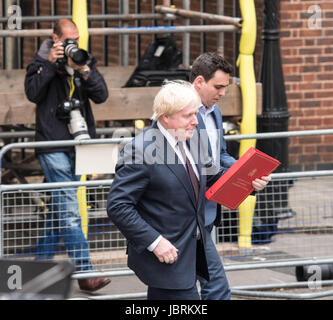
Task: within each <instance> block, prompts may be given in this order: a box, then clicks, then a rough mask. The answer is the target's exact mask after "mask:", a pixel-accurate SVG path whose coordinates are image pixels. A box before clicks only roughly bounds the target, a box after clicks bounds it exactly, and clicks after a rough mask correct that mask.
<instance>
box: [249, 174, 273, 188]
mask: <svg viewBox="0 0 333 320" xmlns="http://www.w3.org/2000/svg"><path fill="white" fill-rule="evenodd" d="M271 180H272V178H271V176H263V177H261V178H260V179H259V178H258V179H255V180H253V181H252V186H253V188H254V190H256V191H260V190H263V189H264V188H265V187H266V186H267V184H268V182H270V181H271Z"/></svg>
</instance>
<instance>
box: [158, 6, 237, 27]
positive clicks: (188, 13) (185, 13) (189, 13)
mask: <svg viewBox="0 0 333 320" xmlns="http://www.w3.org/2000/svg"><path fill="white" fill-rule="evenodd" d="M155 10H156V11H157V12H161V13H169V14H174V15H178V16H181V17H184V18H198V19H205V20H209V21H211V22H220V23H225V24H231V25H235V26H237V27H239V26H240V23H241V21H242V19H241V18H234V17H228V16H222V15H219V14H212V13H203V12H199V11H193V10H185V9H177V8H170V7H165V6H156V7H155Z"/></svg>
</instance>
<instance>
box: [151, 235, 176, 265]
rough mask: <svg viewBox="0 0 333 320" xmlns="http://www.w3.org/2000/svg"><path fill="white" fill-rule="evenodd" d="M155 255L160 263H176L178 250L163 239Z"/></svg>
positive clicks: (155, 250)
mask: <svg viewBox="0 0 333 320" xmlns="http://www.w3.org/2000/svg"><path fill="white" fill-rule="evenodd" d="M153 253H154V254H155V256H156V257H157V258H158V260H159V261H160V262H162V263H163V262H165V263H170V264H171V263H174V262H175V261H176V260H177V258H178V249H177V248H176V247H175V246H173V245H172V244H171V242H170V241H169V240H167V239H165V238H162V239H161V240H160V241H159V243H158V244H157V246H156V248H155V249H154V251H153Z"/></svg>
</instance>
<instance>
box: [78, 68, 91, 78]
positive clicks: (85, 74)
mask: <svg viewBox="0 0 333 320" xmlns="http://www.w3.org/2000/svg"><path fill="white" fill-rule="evenodd" d="M80 73H81V75H83V76H84V77H87V76H89V73H90V69H89V68H84V69H83V71H81V72H80Z"/></svg>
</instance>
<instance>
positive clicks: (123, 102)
mask: <svg viewBox="0 0 333 320" xmlns="http://www.w3.org/2000/svg"><path fill="white" fill-rule="evenodd" d="M158 90H159V87H145V88H109V98H108V100H107V101H106V102H105V103H102V104H94V103H92V107H93V112H94V116H95V119H96V120H130V119H149V118H150V117H151V115H152V105H153V101H154V97H155V95H156V93H157V92H158ZM257 93H258V94H257V114H261V84H257ZM0 101H1V107H0V125H5V124H7V125H11V124H32V123H34V122H35V105H34V104H33V103H31V102H29V101H28V100H27V98H26V96H25V94H24V92H22V91H20V92H10V93H0ZM219 107H220V109H221V111H222V113H223V115H224V116H241V114H242V104H241V93H240V88H239V86H238V85H236V84H232V85H230V86H229V88H228V90H227V94H226V96H225V97H223V98H222V99H221V103H220V104H219Z"/></svg>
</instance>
